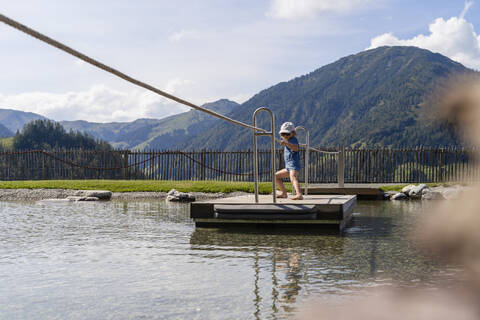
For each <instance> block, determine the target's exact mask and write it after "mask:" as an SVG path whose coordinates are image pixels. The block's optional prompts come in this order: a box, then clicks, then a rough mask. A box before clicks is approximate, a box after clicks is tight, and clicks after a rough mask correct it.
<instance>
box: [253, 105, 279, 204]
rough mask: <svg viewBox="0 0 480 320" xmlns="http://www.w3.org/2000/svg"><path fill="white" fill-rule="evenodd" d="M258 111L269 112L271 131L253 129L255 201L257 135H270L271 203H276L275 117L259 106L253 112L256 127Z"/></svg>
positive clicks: (256, 200) (256, 188)
mask: <svg viewBox="0 0 480 320" xmlns="http://www.w3.org/2000/svg"><path fill="white" fill-rule="evenodd" d="M260 111H267V112H268V113H269V114H270V119H271V126H272V127H271V131H270V132H262V131H258V130H256V129H255V130H254V131H253V168H254V176H253V179H254V183H255V203H258V150H257V137H258V136H270V137H271V138H272V165H271V167H272V191H273V192H272V194H273V203H277V187H276V183H275V171H276V170H275V132H274V131H275V117H274V115H273V113H272V111H270V109H268V108H266V107H260V108H258V109H257V110H255V112H254V113H253V126H254V127H255V128H256V127H257V114H258V113H259V112H260Z"/></svg>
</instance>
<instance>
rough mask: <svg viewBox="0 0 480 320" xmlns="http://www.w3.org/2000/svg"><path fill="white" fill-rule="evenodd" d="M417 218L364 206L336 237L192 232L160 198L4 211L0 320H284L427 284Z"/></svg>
mask: <svg viewBox="0 0 480 320" xmlns="http://www.w3.org/2000/svg"><path fill="white" fill-rule="evenodd" d="M422 210H423V205H422V204H420V203H413V202H412V203H402V204H396V203H390V202H361V203H359V205H358V206H357V210H356V211H357V214H355V216H354V219H353V224H352V226H351V227H350V228H348V229H347V230H346V232H345V235H344V236H335V235H318V234H316V233H314V232H309V233H306V232H304V231H303V230H297V231H296V232H292V231H291V230H290V232H288V233H285V232H283V233H282V232H278V231H275V230H269V231H268V232H265V230H262V229H255V230H250V231H249V232H245V231H241V232H240V231H238V230H236V231H232V230H216V229H195V226H194V224H193V222H192V221H191V219H190V218H189V211H188V206H186V205H183V204H178V203H165V202H164V201H139V202H132V201H129V202H122V201H112V202H101V203H76V204H65V203H55V204H52V203H50V204H47V203H44V204H42V203H18V202H9V203H7V202H2V203H1V206H0V216H1V218H2V219H0V266H1V268H0V305H2V308H0V318H3V317H5V318H9V316H10V315H11V314H12V313H13V312H17V314H18V315H19V316H18V317H19V318H34V317H37V318H45V319H48V318H98V317H99V315H102V314H105V313H109V314H110V315H111V318H121V317H122V316H123V317H125V315H126V314H127V315H128V314H130V315H135V316H132V317H138V318H141V317H144V318H155V317H160V318H162V317H163V318H169V317H172V318H199V319H224V318H231V319H238V318H256V319H285V318H290V317H291V316H292V313H294V312H295V310H296V308H297V306H298V305H299V304H301V303H302V302H304V301H305V299H307V298H308V297H311V296H317V295H318V296H321V297H328V296H335V297H338V296H339V295H341V296H349V295H352V294H356V293H357V292H359V288H364V287H369V286H379V285H389V284H390V283H392V281H393V280H397V281H400V282H403V283H404V284H405V285H409V286H411V285H415V283H417V282H418V281H424V282H431V284H432V286H435V277H434V275H435V273H437V274H438V272H441V271H442V270H440V269H438V268H437V267H436V266H435V265H434V264H432V263H430V262H429V261H427V260H426V259H424V258H423V257H422V256H420V255H419V254H418V253H417V252H416V251H415V250H414V249H413V246H412V245H411V243H410V241H409V240H408V239H407V238H406V233H407V232H408V230H410V229H411V227H412V226H413V225H414V221H415V219H416V217H417V216H418V215H419V214H421V212H422ZM42 297H48V298H45V299H43V298H42ZM84 305H88V306H89V309H88V310H85V309H84V307H82V306H84ZM19 310H20V311H19Z"/></svg>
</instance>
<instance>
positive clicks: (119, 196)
mask: <svg viewBox="0 0 480 320" xmlns="http://www.w3.org/2000/svg"><path fill="white" fill-rule="evenodd" d="M77 191H78V190H67V189H0V201H15V200H18V201H38V200H44V199H65V198H66V197H68V196H74V195H75V193H76V192H77ZM191 194H193V195H194V196H195V197H196V199H197V200H207V199H217V198H226V197H234V196H240V195H245V194H247V193H245V192H231V193H223V192H219V193H203V192H192V193H191ZM166 197H167V193H166V192H114V193H113V195H112V200H154V199H158V200H164V199H165V198H166Z"/></svg>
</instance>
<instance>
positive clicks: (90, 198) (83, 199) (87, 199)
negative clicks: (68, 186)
mask: <svg viewBox="0 0 480 320" xmlns="http://www.w3.org/2000/svg"><path fill="white" fill-rule="evenodd" d="M67 199H68V200H70V201H98V200H100V198H98V197H85V196H69V197H67Z"/></svg>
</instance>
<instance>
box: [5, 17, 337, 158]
mask: <svg viewBox="0 0 480 320" xmlns="http://www.w3.org/2000/svg"><path fill="white" fill-rule="evenodd" d="M0 21H2V22H3V23H5V24H7V25H9V26H11V27H13V28H15V29H17V30H20V31H22V32H24V33H26V34H28V35H30V36H32V37H34V38H36V39H38V40H40V41H43V42H45V43H47V44H49V45H51V46H53V47H55V48H57V49H60V50H62V51H64V52H66V53H68V54H71V55H72V56H75V57H77V58H78V59H80V60H83V61H85V62H87V63H89V64H91V65H93V66H95V67H97V68H100V69H102V70H104V71H106V72H109V73H111V74H113V75H115V76H117V77H119V78H122V79H124V80H126V81H128V82H130V83H133V84H134V85H137V86H139V87H142V88H145V89H147V90H149V91H152V92H155V93H156V94H158V95H161V96H163V97H165V98H167V99H170V100H173V101H175V102H178V103H180V104H183V105H186V106H188V107H191V108H193V109H196V110H199V111H202V112H205V113H207V114H209V115H211V116H214V117H217V118H220V119H222V120H225V121H228V122H231V123H234V124H237V125H239V126H242V127H245V128H249V129H252V130H256V131H260V132H267V130H265V129H262V128H258V127H254V126H252V125H249V124H246V123H243V122H241V121H238V120H234V119H231V118H229V117H226V116H224V115H222V114H220V113H217V112H215V111H212V110H209V109H206V108H203V107H200V106H198V105H196V104H193V103H191V102H189V101H186V100H184V99H181V98H178V97H176V96H173V95H171V94H169V93H167V92H165V91H162V90H160V89H157V88H155V87H154V86H152V85H149V84H147V83H145V82H142V81H140V80H137V79H135V78H132V77H130V76H128V75H126V74H125V73H123V72H120V71H118V70H116V69H114V68H112V67H109V66H107V65H106V64H103V63H101V62H99V61H97V60H95V59H93V58H90V57H89V56H87V55H85V54H83V53H81V52H79V51H77V50H75V49H72V48H70V47H69V46H66V45H64V44H63V43H60V42H58V41H56V40H54V39H52V38H50V37H48V36H46V35H44V34H42V33H40V32H38V31H35V30H33V29H31V28H29V27H27V26H25V25H23V24H21V23H19V22H17V21H15V20H12V19H10V18H8V17H6V16H5V15H3V14H1V13H0ZM272 130H275V128H272ZM275 140H276V141H277V142H280V141H281V140H280V139H278V138H275ZM310 149H311V150H313V151H317V152H323V153H330V152H325V151H321V150H318V149H315V148H310Z"/></svg>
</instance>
